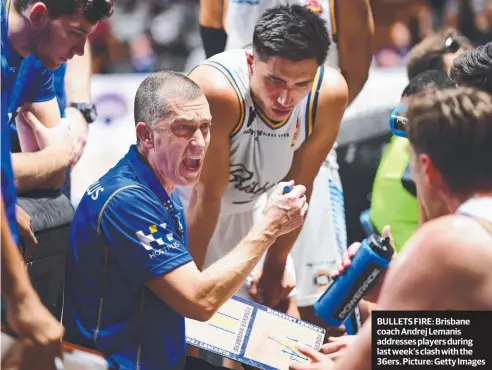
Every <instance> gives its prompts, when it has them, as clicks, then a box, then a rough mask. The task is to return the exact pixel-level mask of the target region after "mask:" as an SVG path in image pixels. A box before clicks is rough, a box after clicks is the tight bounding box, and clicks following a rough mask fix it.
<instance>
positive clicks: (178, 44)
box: [91, 0, 492, 74]
mask: <svg viewBox="0 0 492 370" xmlns="http://www.w3.org/2000/svg"><path fill="white" fill-rule="evenodd" d="M116 4H117V6H116V11H115V14H114V16H113V17H111V18H110V19H109V20H107V21H105V22H104V23H102V24H101V25H100V26H99V27H98V29H97V30H96V32H94V34H93V35H92V37H91V45H92V52H93V72H94V73H97V74H110V73H140V72H141V73H147V72H151V71H154V70H160V69H173V70H178V71H185V72H186V70H187V69H188V68H187V66H189V65H194V63H193V62H192V59H193V58H197V56H199V55H201V54H202V51H201V49H202V48H201V41H200V35H199V28H198V27H199V26H198V10H199V5H200V4H199V0H179V1H178V0H118V1H117V3H116ZM371 5H372V11H373V16H374V22H375V38H374V43H373V49H374V58H373V65H374V67H397V66H402V65H404V64H405V58H406V55H407V53H408V51H409V50H410V49H411V48H412V46H413V45H415V44H416V43H418V42H419V41H420V40H422V39H423V38H424V37H425V36H427V35H429V34H430V33H432V32H433V31H435V30H438V29H441V28H442V27H446V26H450V27H454V28H456V29H458V30H459V31H460V32H461V33H463V34H464V35H465V36H467V37H468V38H469V39H470V40H472V41H473V42H475V43H476V44H477V45H479V44H484V43H485V42H486V41H488V40H492V0H372V1H371ZM198 58H200V57H198Z"/></svg>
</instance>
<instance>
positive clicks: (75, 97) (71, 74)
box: [65, 41, 92, 104]
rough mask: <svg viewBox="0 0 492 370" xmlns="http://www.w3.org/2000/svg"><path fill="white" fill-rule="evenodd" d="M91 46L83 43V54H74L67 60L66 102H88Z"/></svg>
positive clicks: (89, 99)
mask: <svg viewBox="0 0 492 370" xmlns="http://www.w3.org/2000/svg"><path fill="white" fill-rule="evenodd" d="M91 75H92V64H91V48H90V44H89V42H88V41H87V42H86V43H85V48H84V55H75V56H74V57H73V58H72V59H71V60H69V61H68V62H67V70H66V72H65V92H66V94H67V103H68V104H70V103H73V102H76V103H90V101H91V91H90V86H91Z"/></svg>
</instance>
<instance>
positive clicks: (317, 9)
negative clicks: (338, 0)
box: [306, 0, 323, 14]
mask: <svg viewBox="0 0 492 370" xmlns="http://www.w3.org/2000/svg"><path fill="white" fill-rule="evenodd" d="M306 8H308V9H309V10H311V11H312V12H313V13H316V14H321V13H323V5H322V4H321V1H318V0H307V1H306Z"/></svg>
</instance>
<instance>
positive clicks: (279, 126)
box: [202, 50, 324, 213]
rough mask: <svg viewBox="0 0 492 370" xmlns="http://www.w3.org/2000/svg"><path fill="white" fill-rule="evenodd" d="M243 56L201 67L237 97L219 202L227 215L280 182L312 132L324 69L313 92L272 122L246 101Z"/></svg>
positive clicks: (230, 54) (229, 55) (235, 53)
mask: <svg viewBox="0 0 492 370" xmlns="http://www.w3.org/2000/svg"><path fill="white" fill-rule="evenodd" d="M247 53H248V51H247V50H231V51H226V52H224V53H221V54H218V55H215V56H214V57H212V58H210V59H208V60H207V61H205V62H203V63H202V65H203V64H205V65H209V66H211V67H213V68H216V69H217V70H219V71H220V72H222V73H223V74H224V76H225V77H226V78H227V79H228V80H229V82H230V84H231V86H232V88H233V89H234V91H235V92H236V94H237V98H238V101H239V105H240V109H241V112H240V119H239V121H238V122H237V124H236V125H235V127H234V129H233V130H232V132H231V136H230V160H229V186H228V188H227V191H226V193H225V194H224V196H223V197H222V210H223V211H224V210H231V211H232V213H234V210H237V209H244V208H249V205H251V206H253V205H254V203H255V201H256V200H257V199H258V198H259V197H260V195H262V194H264V193H266V192H267V191H268V190H270V189H271V188H273V187H274V186H275V185H276V184H277V183H278V182H280V181H282V180H283V179H284V178H285V177H286V175H287V173H288V172H289V170H290V168H291V165H292V160H293V156H294V152H295V151H296V150H297V149H298V148H299V147H300V146H301V144H302V143H303V142H304V141H305V140H306V139H307V138H308V137H309V135H310V134H311V133H312V131H313V127H314V124H315V119H316V107H317V102H318V91H319V88H320V86H321V82H322V80H323V74H324V67H320V68H319V70H318V73H317V74H316V78H315V80H314V83H313V89H312V90H311V92H310V93H309V94H308V96H306V97H305V98H304V99H303V100H302V101H301V102H300V103H299V104H298V105H297V106H296V107H295V108H294V110H293V111H292V113H291V115H290V116H289V117H288V118H286V119H284V120H282V121H272V120H271V119H269V118H268V117H267V116H266V115H265V114H264V113H263V111H262V110H261V109H260V108H259V107H258V106H257V105H256V104H255V103H254V101H253V99H252V97H251V94H250V89H249V70H248V64H247ZM212 140H213V139H212ZM240 205H245V207H241V206H240Z"/></svg>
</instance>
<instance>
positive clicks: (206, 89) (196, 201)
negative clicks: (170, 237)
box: [186, 65, 240, 269]
mask: <svg viewBox="0 0 492 370" xmlns="http://www.w3.org/2000/svg"><path fill="white" fill-rule="evenodd" d="M189 77H190V78H191V79H192V80H193V81H195V82H196V83H197V84H198V85H199V86H200V88H201V89H202V91H203V93H204V95H205V97H206V98H207V101H208V104H209V106H210V113H211V114H212V125H211V126H210V134H211V137H213V139H212V140H210V145H209V147H208V150H207V154H206V155H205V160H204V163H203V169H202V172H201V174H200V179H199V181H198V183H197V184H196V185H195V186H194V188H193V191H192V195H191V199H190V204H189V206H188V210H187V214H186V221H187V223H188V232H189V239H188V245H189V251H190V254H191V255H192V256H193V259H194V260H195V263H196V265H197V266H198V268H199V269H201V268H202V267H203V264H204V262H205V255H206V253H207V248H208V245H209V243H210V240H211V238H212V235H213V233H214V231H215V227H216V226H217V221H218V219H219V214H220V206H221V199H222V195H223V194H224V192H225V191H226V189H227V186H228V185H229V157H230V141H229V140H230V133H231V131H232V130H233V128H234V126H235V125H236V124H237V123H238V120H239V119H240V107H239V103H238V100H237V96H236V95H235V93H234V92H233V91H232V87H231V86H230V84H229V82H228V81H227V79H226V78H225V77H224V75H223V74H222V73H220V72H218V71H217V70H216V69H214V68H212V67H210V66H207V65H201V66H199V67H197V68H195V69H194V70H193V71H192V72H191V73H190V75H189Z"/></svg>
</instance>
